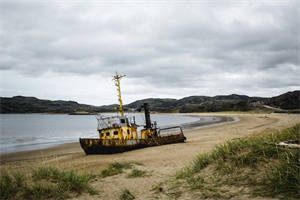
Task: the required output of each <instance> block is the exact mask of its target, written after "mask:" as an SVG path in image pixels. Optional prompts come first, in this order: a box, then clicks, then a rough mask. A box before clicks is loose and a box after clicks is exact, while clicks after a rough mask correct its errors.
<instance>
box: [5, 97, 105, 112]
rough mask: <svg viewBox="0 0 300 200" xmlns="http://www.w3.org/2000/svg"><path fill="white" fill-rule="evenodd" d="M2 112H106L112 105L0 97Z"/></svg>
mask: <svg viewBox="0 0 300 200" xmlns="http://www.w3.org/2000/svg"><path fill="white" fill-rule="evenodd" d="M0 102H1V107H0V113H72V112H78V111H86V112H105V111H109V110H110V107H107V108H106V107H105V106H103V107H99V106H98V107H97V106H91V105H86V104H79V103H77V102H75V101H61V100H58V101H50V100H42V99H38V98H35V97H23V96H15V97H12V98H6V97H0Z"/></svg>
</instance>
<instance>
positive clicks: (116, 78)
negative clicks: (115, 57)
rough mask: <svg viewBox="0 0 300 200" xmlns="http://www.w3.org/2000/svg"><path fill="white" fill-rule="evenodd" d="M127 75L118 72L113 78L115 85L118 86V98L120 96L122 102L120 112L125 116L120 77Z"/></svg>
mask: <svg viewBox="0 0 300 200" xmlns="http://www.w3.org/2000/svg"><path fill="white" fill-rule="evenodd" d="M124 76H126V75H119V74H118V73H117V72H116V75H115V76H114V78H113V80H114V81H115V85H116V86H117V91H118V98H119V103H120V108H119V109H120V113H121V116H122V117H123V116H124V110H123V103H122V96H121V86H120V79H121V78H123V77H124Z"/></svg>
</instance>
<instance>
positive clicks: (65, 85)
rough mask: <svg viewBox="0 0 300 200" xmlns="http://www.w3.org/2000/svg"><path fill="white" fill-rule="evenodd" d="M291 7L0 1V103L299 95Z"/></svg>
mask: <svg viewBox="0 0 300 200" xmlns="http://www.w3.org/2000/svg"><path fill="white" fill-rule="evenodd" d="M299 2H300V1H296V0H295V1H288V0H269V1H262V0H252V1H245V0H240V1H212V0H207V1H204V0H202V1H201V0H198V1H196V0H190V1H188V0H187V1H183V0H174V1H161V0H152V1H140V0H139V1H138V0H135V1H134V0H131V1H116V0H108V1H95V0H86V1H83V0H82V1H76V0H60V1H50V0H44V1H43V0H40V1H27V0H20V1H15V0H7V1H5V0H0V74H1V75H0V79H1V80H0V84H1V88H0V96H6V97H11V96H15V95H24V96H35V97H38V98H41V99H51V100H57V99H62V100H75V101H78V102H80V103H87V104H93V105H103V104H112V103H117V97H116V89H115V87H114V84H113V82H112V76H113V75H114V73H115V72H116V71H118V72H119V73H120V74H126V75H127V76H126V77H125V78H124V79H122V82H121V83H122V94H123V101H124V103H125V104H126V103H130V102H132V101H134V100H138V99H142V98H150V97H159V98H182V97H185V96H191V95H205V96H214V95H225V94H233V93H237V94H244V95H249V96H265V97H268V96H276V95H279V94H281V93H284V92H287V91H292V90H296V89H300V81H299V80H300V79H299V77H300V64H299V50H300V37H299V35H300V33H299V28H300V26H299V19H300V16H299V15H300V14H299V8H300V3H299Z"/></svg>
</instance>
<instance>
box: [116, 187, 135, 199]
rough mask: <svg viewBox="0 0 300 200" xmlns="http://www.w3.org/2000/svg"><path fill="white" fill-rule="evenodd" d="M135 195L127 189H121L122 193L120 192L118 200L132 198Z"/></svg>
mask: <svg viewBox="0 0 300 200" xmlns="http://www.w3.org/2000/svg"><path fill="white" fill-rule="evenodd" d="M133 199H135V196H134V195H133V194H132V193H131V192H130V191H129V190H128V189H123V191H122V193H121V194H120V200H133Z"/></svg>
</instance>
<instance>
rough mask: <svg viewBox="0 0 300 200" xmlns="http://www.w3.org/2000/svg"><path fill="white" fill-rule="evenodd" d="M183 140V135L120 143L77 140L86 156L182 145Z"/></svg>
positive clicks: (85, 139)
mask: <svg viewBox="0 0 300 200" xmlns="http://www.w3.org/2000/svg"><path fill="white" fill-rule="evenodd" d="M185 140H186V137H185V136H184V135H183V133H180V134H176V135H168V136H157V137H152V138H148V139H137V140H121V141H120V140H119V139H112V140H101V139H96V138H79V142H80V145H81V147H82V149H83V150H84V152H85V153H86V154H87V155H89V154H113V153H122V152H125V151H130V150H134V149H141V148H146V147H152V146H159V145H165V144H172V143H182V142H185ZM108 141H109V142H108Z"/></svg>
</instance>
